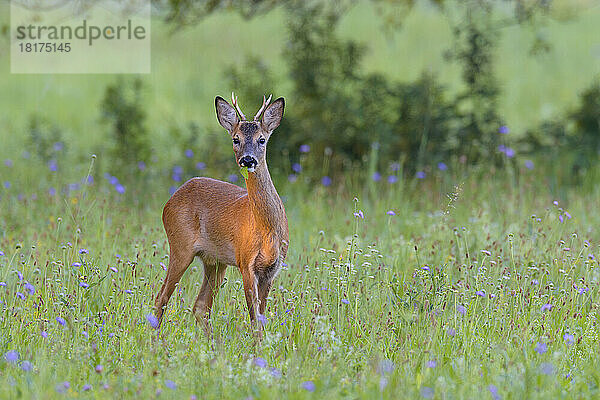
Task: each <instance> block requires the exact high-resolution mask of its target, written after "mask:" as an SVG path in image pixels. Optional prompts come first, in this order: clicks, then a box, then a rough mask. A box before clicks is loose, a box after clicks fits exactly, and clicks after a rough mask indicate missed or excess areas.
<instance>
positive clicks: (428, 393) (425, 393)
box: [421, 386, 434, 399]
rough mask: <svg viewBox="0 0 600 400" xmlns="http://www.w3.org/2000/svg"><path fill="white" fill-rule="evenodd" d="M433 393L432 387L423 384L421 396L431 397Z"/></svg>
mask: <svg viewBox="0 0 600 400" xmlns="http://www.w3.org/2000/svg"><path fill="white" fill-rule="evenodd" d="M433 395H434V391H433V389H432V388H430V387H427V386H423V387H422V388H421V396H423V398H425V399H432V398H433Z"/></svg>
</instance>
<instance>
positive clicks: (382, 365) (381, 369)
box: [377, 359, 395, 375]
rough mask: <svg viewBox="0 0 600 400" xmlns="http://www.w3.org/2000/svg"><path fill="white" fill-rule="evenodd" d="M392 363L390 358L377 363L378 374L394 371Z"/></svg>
mask: <svg viewBox="0 0 600 400" xmlns="http://www.w3.org/2000/svg"><path fill="white" fill-rule="evenodd" d="M394 368H395V366H394V363H393V362H392V361H391V360H387V359H384V360H381V361H380V362H379V364H378V365H377V372H378V373H379V374H380V375H385V374H391V373H392V372H393V371H394Z"/></svg>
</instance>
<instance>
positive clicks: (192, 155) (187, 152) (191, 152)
mask: <svg viewBox="0 0 600 400" xmlns="http://www.w3.org/2000/svg"><path fill="white" fill-rule="evenodd" d="M185 156H186V157H187V158H192V157H194V152H193V150H192V149H187V150H186V151H185Z"/></svg>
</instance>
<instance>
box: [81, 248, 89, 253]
mask: <svg viewBox="0 0 600 400" xmlns="http://www.w3.org/2000/svg"><path fill="white" fill-rule="evenodd" d="M88 253H89V252H88V250H87V249H79V254H88Z"/></svg>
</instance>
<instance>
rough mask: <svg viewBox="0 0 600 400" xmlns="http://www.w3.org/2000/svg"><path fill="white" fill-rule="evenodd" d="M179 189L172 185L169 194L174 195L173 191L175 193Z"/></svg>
mask: <svg viewBox="0 0 600 400" xmlns="http://www.w3.org/2000/svg"><path fill="white" fill-rule="evenodd" d="M176 191H177V187H176V186H171V187H170V188H169V195H171V196H173V193H175V192H176Z"/></svg>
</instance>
